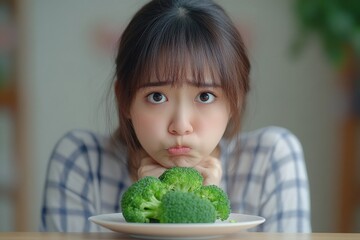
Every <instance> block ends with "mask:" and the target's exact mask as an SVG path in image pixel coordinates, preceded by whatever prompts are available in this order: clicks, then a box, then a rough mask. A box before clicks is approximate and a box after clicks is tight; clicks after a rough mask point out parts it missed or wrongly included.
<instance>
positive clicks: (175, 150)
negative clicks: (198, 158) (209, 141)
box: [167, 146, 191, 155]
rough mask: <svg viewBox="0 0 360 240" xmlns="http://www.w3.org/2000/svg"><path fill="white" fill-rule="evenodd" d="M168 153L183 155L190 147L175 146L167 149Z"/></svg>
mask: <svg viewBox="0 0 360 240" xmlns="http://www.w3.org/2000/svg"><path fill="white" fill-rule="evenodd" d="M167 151H168V153H169V154H170V155H185V154H188V153H189V152H190V151H191V148H190V147H187V146H175V147H170V148H168V149H167Z"/></svg>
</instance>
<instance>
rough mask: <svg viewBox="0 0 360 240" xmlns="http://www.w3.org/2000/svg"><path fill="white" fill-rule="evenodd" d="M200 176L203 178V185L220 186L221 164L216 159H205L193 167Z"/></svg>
mask: <svg viewBox="0 0 360 240" xmlns="http://www.w3.org/2000/svg"><path fill="white" fill-rule="evenodd" d="M195 169H197V170H198V171H199V172H200V173H201V175H202V176H203V177H204V183H203V184H204V185H211V184H214V185H217V186H219V185H220V181H221V177H222V167H221V162H220V161H219V160H218V159H217V158H212V157H210V158H207V159H205V160H204V161H202V162H201V163H200V164H199V165H197V166H195Z"/></svg>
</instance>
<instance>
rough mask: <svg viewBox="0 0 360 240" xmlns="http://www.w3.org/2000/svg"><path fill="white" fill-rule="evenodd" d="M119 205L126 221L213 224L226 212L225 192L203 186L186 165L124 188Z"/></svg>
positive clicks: (227, 208)
mask: <svg viewBox="0 0 360 240" xmlns="http://www.w3.org/2000/svg"><path fill="white" fill-rule="evenodd" d="M121 208H122V213H123V216H124V218H125V220H126V221H127V222H137V223H153V222H157V223H213V222H215V220H216V219H221V220H225V219H227V218H228V217H229V215H230V201H229V199H228V196H227V195H226V193H225V192H224V191H223V190H222V189H221V188H219V187H217V186H215V185H209V186H203V177H202V176H201V174H200V173H199V172H198V171H197V170H196V169H194V168H190V167H174V168H170V169H167V170H166V171H165V172H164V173H163V174H162V175H161V176H160V177H159V178H156V177H150V176H148V177H144V178H142V179H140V180H138V181H137V182H135V183H134V184H133V185H131V186H130V187H129V188H128V189H127V190H126V191H125V193H124V195H123V196H122V198H121Z"/></svg>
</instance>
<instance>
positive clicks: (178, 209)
mask: <svg viewBox="0 0 360 240" xmlns="http://www.w3.org/2000/svg"><path fill="white" fill-rule="evenodd" d="M160 212H161V214H160V219H159V220H160V223H213V222H215V220H216V210H215V208H214V206H213V205H212V204H211V202H210V201H209V200H207V199H203V198H201V197H199V196H197V195H195V194H194V193H191V192H182V191H169V192H167V193H166V194H165V195H164V197H163V199H162V202H161V204H160Z"/></svg>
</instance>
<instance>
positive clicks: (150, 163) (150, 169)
mask: <svg viewBox="0 0 360 240" xmlns="http://www.w3.org/2000/svg"><path fill="white" fill-rule="evenodd" d="M165 170H166V168H164V167H163V166H161V165H160V164H159V163H157V162H156V161H155V160H154V159H152V158H151V157H150V156H144V157H143V158H142V159H141V160H140V166H139V168H138V171H137V177H138V179H140V178H143V177H145V176H154V177H159V176H160V175H161V174H162V173H163V172H164V171H165Z"/></svg>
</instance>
